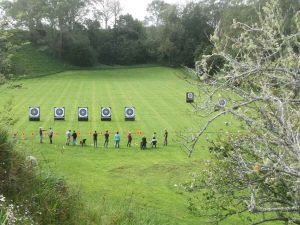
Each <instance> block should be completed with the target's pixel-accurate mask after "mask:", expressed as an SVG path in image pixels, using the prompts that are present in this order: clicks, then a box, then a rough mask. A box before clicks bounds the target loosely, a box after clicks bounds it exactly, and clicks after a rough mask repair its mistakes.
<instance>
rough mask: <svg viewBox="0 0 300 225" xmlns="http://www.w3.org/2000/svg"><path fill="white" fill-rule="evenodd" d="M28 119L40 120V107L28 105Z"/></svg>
mask: <svg viewBox="0 0 300 225" xmlns="http://www.w3.org/2000/svg"><path fill="white" fill-rule="evenodd" d="M29 120H30V121H39V120H40V107H29Z"/></svg>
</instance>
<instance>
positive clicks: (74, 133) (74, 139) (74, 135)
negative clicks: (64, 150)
mask: <svg viewBox="0 0 300 225" xmlns="http://www.w3.org/2000/svg"><path fill="white" fill-rule="evenodd" d="M72 138H73V145H76V138H77V133H76V132H75V130H74V131H73V133H72Z"/></svg>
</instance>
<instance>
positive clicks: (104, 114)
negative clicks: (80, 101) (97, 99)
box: [101, 107, 111, 117]
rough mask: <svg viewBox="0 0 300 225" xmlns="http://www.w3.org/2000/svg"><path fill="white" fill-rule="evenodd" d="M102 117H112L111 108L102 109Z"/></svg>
mask: <svg viewBox="0 0 300 225" xmlns="http://www.w3.org/2000/svg"><path fill="white" fill-rule="evenodd" d="M101 117H111V107H101Z"/></svg>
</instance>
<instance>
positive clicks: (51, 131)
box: [48, 127, 53, 144]
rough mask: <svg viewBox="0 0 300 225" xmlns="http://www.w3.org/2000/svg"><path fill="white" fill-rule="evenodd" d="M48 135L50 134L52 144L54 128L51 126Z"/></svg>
mask: <svg viewBox="0 0 300 225" xmlns="http://www.w3.org/2000/svg"><path fill="white" fill-rule="evenodd" d="M48 136H49V139H50V144H52V137H53V130H52V128H51V127H50V129H49V133H48Z"/></svg>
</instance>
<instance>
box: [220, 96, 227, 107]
mask: <svg viewBox="0 0 300 225" xmlns="http://www.w3.org/2000/svg"><path fill="white" fill-rule="evenodd" d="M226 104H227V101H226V99H225V98H222V99H220V101H219V106H220V107H222V108H224V107H225V106H226Z"/></svg>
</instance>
